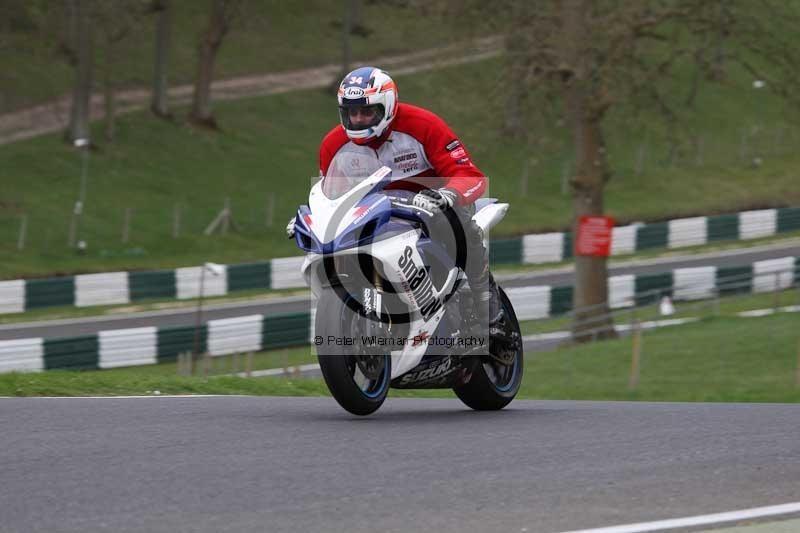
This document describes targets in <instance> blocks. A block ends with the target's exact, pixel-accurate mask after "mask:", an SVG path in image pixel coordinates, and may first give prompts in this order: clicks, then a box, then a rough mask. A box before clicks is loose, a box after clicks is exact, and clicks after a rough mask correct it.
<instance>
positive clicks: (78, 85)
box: [65, 0, 94, 142]
mask: <svg viewBox="0 0 800 533" xmlns="http://www.w3.org/2000/svg"><path fill="white" fill-rule="evenodd" d="M90 2H91V0H68V1H67V8H68V17H69V25H70V26H69V27H70V31H69V36H70V37H69V43H70V48H71V50H72V51H74V55H73V57H74V65H75V85H74V86H73V90H72V106H71V108H70V116H69V124H68V125H67V131H66V133H65V137H66V140H67V141H68V142H75V141H76V140H77V139H89V136H90V131H89V102H90V99H91V96H92V70H93V64H94V58H93V46H92V45H93V35H92V33H93V32H92V25H91V23H90V20H89V19H90V6H89V3H90Z"/></svg>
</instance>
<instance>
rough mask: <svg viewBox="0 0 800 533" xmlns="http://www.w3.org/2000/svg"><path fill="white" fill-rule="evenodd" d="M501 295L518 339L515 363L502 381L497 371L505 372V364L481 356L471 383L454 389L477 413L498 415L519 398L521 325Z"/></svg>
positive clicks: (505, 298)
mask: <svg viewBox="0 0 800 533" xmlns="http://www.w3.org/2000/svg"><path fill="white" fill-rule="evenodd" d="M497 290H498V291H499V292H500V302H501V305H502V306H503V311H504V313H505V320H506V321H510V322H509V327H510V329H511V331H515V332H516V333H517V335H518V337H517V338H518V344H517V346H516V353H515V354H514V358H513V362H512V364H511V365H509V366H508V367H506V370H505V372H507V374H505V376H504V379H500V376H498V373H497V372H496V371H495V369H496V368H501V369H502V368H503V366H502V364H501V363H499V362H497V361H496V360H494V359H492V358H491V357H488V356H482V357H481V360H480V361H479V362H478V363H477V364H476V365H475V369H474V370H473V372H472V377H471V378H470V380H469V381H468V382H467V383H466V384H464V385H461V386H458V387H454V388H453V392H455V393H456V396H458V398H459V399H460V400H461V401H462V402H464V403H465V404H466V405H467V406H468V407H471V408H472V409H475V410H476V411H497V410H499V409H502V408H503V407H505V406H506V405H508V404H509V403H511V400H513V399H514V397H515V396H516V395H517V392H518V391H519V387H520V385H521V384H522V370H523V362H524V353H523V348H522V335H521V332H520V329H519V321H518V320H517V315H516V313H515V312H514V308H513V307H512V306H511V301H510V300H509V299H508V296H506V293H505V291H503V289H502V288H500V287H498V288H497Z"/></svg>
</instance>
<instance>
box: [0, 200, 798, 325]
mask: <svg viewBox="0 0 800 533" xmlns="http://www.w3.org/2000/svg"><path fill="white" fill-rule="evenodd" d="M798 230H800V207H788V208H782V209H762V210H757V211H745V212H742V213H737V214H732V215H719V216H713V217H691V218H682V219H676V220H670V221H668V222H657V223H654V224H638V225H630V226H617V227H615V228H614V229H613V231H612V236H611V239H612V240H611V253H612V255H624V254H631V253H635V252H637V251H640V250H650V249H656V248H670V249H676V248H682V247H687V246H697V245H702V244H707V243H709V242H717V241H722V240H744V239H755V238H760V237H768V236H770V235H775V234H777V233H786V232H790V231H798ZM572 243H573V239H572V234H571V233H569V232H566V233H544V234H537V235H525V236H523V237H518V238H514V239H502V240H493V241H492V242H491V246H490V250H489V251H490V260H491V261H492V263H493V264H541V263H554V262H560V261H564V260H567V259H570V258H571V257H572ZM302 262H303V257H302V256H297V257H283V258H278V259H273V260H272V261H264V262H259V263H248V264H240V265H227V266H226V265H221V266H222V274H219V275H206V276H204V277H203V282H204V290H203V294H204V295H205V296H220V295H226V294H229V293H231V292H235V291H241V290H252V289H264V290H266V289H286V288H296V287H304V286H305V284H304V282H303V279H302V277H301V276H300V265H301V264H302ZM200 272H201V267H199V266H194V267H184V268H178V269H175V270H159V271H151V272H109V273H101V274H85V275H79V276H74V277H61V278H50V279H33V280H12V281H0V313H21V312H24V311H27V310H30V309H36V308H40V307H52V306H62V305H63V306H66V305H74V306H78V307H83V306H91V305H113V304H121V303H129V302H137V301H141V300H145V299H150V298H162V299H163V298H178V299H186V298H195V297H196V296H197V295H198V294H199V293H200V277H201V276H200ZM645 283H656V282H655V281H652V282H645Z"/></svg>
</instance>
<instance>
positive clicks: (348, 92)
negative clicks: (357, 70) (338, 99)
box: [344, 87, 364, 98]
mask: <svg viewBox="0 0 800 533" xmlns="http://www.w3.org/2000/svg"><path fill="white" fill-rule="evenodd" d="M344 97H345V98H364V89H362V88H361V87H348V88H346V89H345V90H344Z"/></svg>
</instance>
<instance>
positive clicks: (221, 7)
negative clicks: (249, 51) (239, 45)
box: [189, 0, 228, 130]
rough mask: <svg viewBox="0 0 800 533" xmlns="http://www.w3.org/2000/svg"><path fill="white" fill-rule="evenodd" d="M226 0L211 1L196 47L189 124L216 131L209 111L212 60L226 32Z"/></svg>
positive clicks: (215, 124)
mask: <svg viewBox="0 0 800 533" xmlns="http://www.w3.org/2000/svg"><path fill="white" fill-rule="evenodd" d="M225 3H226V0H211V14H210V16H209V21H208V28H206V31H205V32H203V35H202V37H201V38H200V44H199V46H198V50H197V52H198V54H197V55H198V58H197V76H196V78H195V82H194V96H193V98H192V110H191V112H190V113H189V122H191V123H192V124H194V125H197V126H201V127H206V128H210V129H214V130H216V129H218V127H217V122H216V120H214V115H213V113H212V111H211V82H212V80H213V79H214V60H215V59H216V56H217V50H219V47H220V45H221V44H222V38H223V37H224V36H225V34H226V33H227V32H228V22H227V20H226V18H225Z"/></svg>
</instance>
